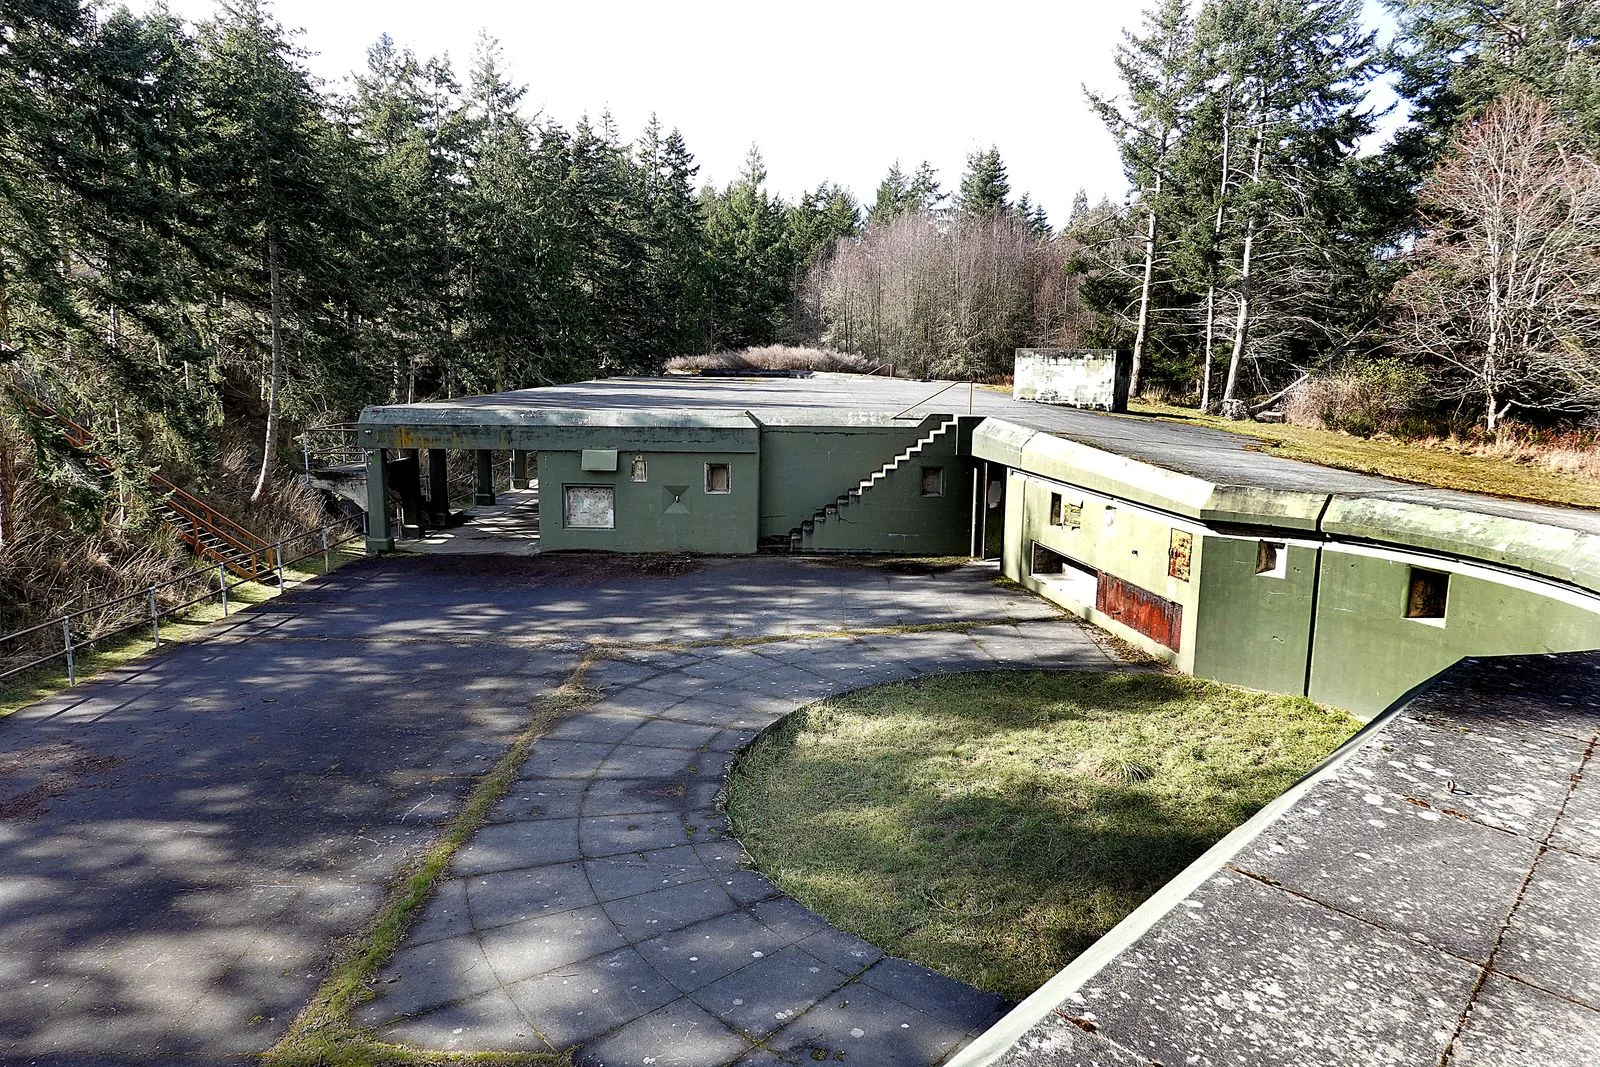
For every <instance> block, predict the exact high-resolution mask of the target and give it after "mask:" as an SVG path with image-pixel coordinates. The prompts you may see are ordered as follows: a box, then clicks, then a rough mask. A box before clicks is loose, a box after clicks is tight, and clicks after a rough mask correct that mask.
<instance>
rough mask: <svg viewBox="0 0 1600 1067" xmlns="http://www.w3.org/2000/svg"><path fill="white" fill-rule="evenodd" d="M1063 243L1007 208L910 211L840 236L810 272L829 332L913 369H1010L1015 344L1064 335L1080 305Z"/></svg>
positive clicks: (846, 345)
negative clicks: (960, 214)
mask: <svg viewBox="0 0 1600 1067" xmlns="http://www.w3.org/2000/svg"><path fill="white" fill-rule="evenodd" d="M1069 252H1070V248H1069V247H1068V243H1067V242H1066V240H1065V239H1063V238H1057V239H1054V240H1052V239H1047V238H1041V237H1038V236H1036V235H1035V234H1034V233H1032V232H1031V230H1030V229H1029V227H1028V226H1027V225H1026V223H1024V222H1023V221H1021V220H1019V219H1016V218H1014V217H1012V216H1009V215H1001V216H997V217H993V218H983V219H964V220H955V221H950V222H941V221H939V220H937V219H934V218H932V217H931V216H928V215H924V214H920V213H910V214H905V215H901V216H900V217H898V218H896V219H894V220H893V221H892V222H890V223H888V224H887V225H882V226H874V227H873V228H871V229H870V230H868V231H867V233H866V234H865V235H864V236H862V237H861V238H859V239H853V240H842V241H840V243H839V245H838V248H837V251H836V252H835V253H834V254H833V255H832V256H831V257H828V258H826V260H825V262H824V264H823V265H822V266H821V267H820V268H819V269H818V270H817V271H816V272H815V273H814V274H813V275H812V277H811V278H810V279H809V282H808V284H809V285H811V286H813V287H815V289H816V291H817V300H818V306H819V307H820V308H821V311H822V318H823V322H824V331H823V339H824V340H825V341H826V342H827V343H829V344H831V345H834V346H836V347H838V348H841V349H844V350H845V351H847V352H855V353H859V354H861V355H865V356H868V357H870V358H872V359H874V360H883V361H887V362H893V363H896V364H898V365H900V366H901V367H905V368H908V369H910V370H912V371H914V372H918V373H924V374H929V375H934V374H938V375H946V376H952V377H962V378H965V377H969V376H971V377H985V376H989V375H995V374H1007V373H1010V371H1011V366H1012V353H1013V350H1015V349H1016V348H1018V347H1023V346H1027V345H1040V344H1059V343H1064V342H1067V343H1070V342H1071V341H1072V340H1073V337H1072V330H1073V325H1074V323H1075V322H1076V321H1077V319H1078V318H1079V317H1081V315H1082V312H1081V310H1080V308H1079V305H1078V301H1077V294H1076V291H1075V288H1074V282H1073V280H1072V279H1071V278H1069V276H1068V274H1067V271H1066V265H1067V259H1068V256H1069Z"/></svg>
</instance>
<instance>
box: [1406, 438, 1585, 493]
mask: <svg viewBox="0 0 1600 1067" xmlns="http://www.w3.org/2000/svg"><path fill="white" fill-rule="evenodd" d="M1415 444H1416V445H1418V446H1419V447H1422V448H1432V449H1439V450H1442V451H1445V452H1453V453H1455V454H1457V455H1461V456H1475V457H1477V458H1479V459H1493V460H1499V461H1501V462H1504V463H1516V464H1520V465H1522V466H1526V467H1535V468H1538V469H1540V470H1546V471H1550V472H1551V473H1553V474H1560V475H1565V476H1567V477H1571V478H1592V479H1596V480H1600V442H1596V441H1595V440H1594V438H1593V437H1592V436H1590V435H1587V434H1581V433H1564V434H1549V435H1535V434H1529V433H1527V432H1526V431H1523V430H1520V429H1518V428H1516V427H1513V428H1511V429H1509V430H1504V431H1502V432H1501V433H1500V434H1498V435H1496V437H1495V438H1494V439H1492V440H1472V439H1469V438H1462V437H1458V436H1455V435H1451V436H1448V437H1425V438H1421V439H1419V440H1418V441H1416V442H1415Z"/></svg>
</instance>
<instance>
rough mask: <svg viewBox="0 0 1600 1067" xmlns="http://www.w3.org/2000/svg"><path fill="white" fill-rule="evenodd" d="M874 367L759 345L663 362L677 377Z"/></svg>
mask: <svg viewBox="0 0 1600 1067" xmlns="http://www.w3.org/2000/svg"><path fill="white" fill-rule="evenodd" d="M876 369H877V367H876V365H875V364H873V362H872V361H871V360H869V359H866V358H865V357H863V356H852V355H849V354H848V353H845V352H839V351H836V350H834V349H832V348H802V347H797V346H795V345H762V346H761V347H759V348H745V349H741V350H739V351H736V352H713V353H711V354H710V355H705V356H678V357H677V358H675V359H671V360H668V361H667V370H668V371H677V372H678V373H680V374H684V373H688V374H698V373H715V372H717V371H730V372H738V371H836V372H845V373H851V374H871V373H873V372H874V371H875V370H876Z"/></svg>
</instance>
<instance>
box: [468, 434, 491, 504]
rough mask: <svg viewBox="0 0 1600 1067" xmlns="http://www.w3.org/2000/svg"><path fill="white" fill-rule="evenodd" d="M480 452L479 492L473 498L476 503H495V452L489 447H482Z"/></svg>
mask: <svg viewBox="0 0 1600 1067" xmlns="http://www.w3.org/2000/svg"><path fill="white" fill-rule="evenodd" d="M477 452H478V494H477V495H476V496H474V497H473V498H472V502H473V503H474V504H493V503H494V453H493V452H491V451H490V450H489V449H487V448H480V449H478V450H477Z"/></svg>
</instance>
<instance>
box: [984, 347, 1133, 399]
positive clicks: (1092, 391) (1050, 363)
mask: <svg viewBox="0 0 1600 1067" xmlns="http://www.w3.org/2000/svg"><path fill="white" fill-rule="evenodd" d="M1132 373H1133V360H1132V358H1131V357H1130V356H1129V355H1128V353H1126V352H1118V351H1116V350H1114V349H1109V348H1019V349H1017V356H1016V364H1015V367H1014V370H1013V384H1012V387H1011V397H1012V399H1014V400H1032V401H1035V402H1037V403H1040V404H1063V405H1066V406H1068V407H1076V408H1095V409H1098V410H1101V411H1127V410H1128V385H1129V382H1130V381H1131V380H1132Z"/></svg>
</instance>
